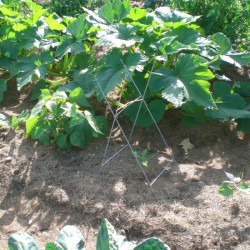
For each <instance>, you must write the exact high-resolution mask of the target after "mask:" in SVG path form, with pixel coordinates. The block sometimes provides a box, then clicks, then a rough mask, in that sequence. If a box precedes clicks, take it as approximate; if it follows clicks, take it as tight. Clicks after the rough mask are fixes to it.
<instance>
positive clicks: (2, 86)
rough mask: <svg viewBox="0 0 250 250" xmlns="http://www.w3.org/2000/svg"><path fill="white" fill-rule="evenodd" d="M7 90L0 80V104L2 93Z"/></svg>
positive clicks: (3, 81) (5, 84)
mask: <svg viewBox="0 0 250 250" xmlns="http://www.w3.org/2000/svg"><path fill="white" fill-rule="evenodd" d="M6 90H7V82H6V81H5V80H3V79H0V102H1V101H2V100H3V93H4V92H5V91H6Z"/></svg>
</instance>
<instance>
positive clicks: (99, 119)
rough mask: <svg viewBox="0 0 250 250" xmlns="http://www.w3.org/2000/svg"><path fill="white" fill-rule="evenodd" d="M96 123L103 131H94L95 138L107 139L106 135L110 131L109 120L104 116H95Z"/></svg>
mask: <svg viewBox="0 0 250 250" xmlns="http://www.w3.org/2000/svg"><path fill="white" fill-rule="evenodd" d="M95 121H96V123H97V124H98V128H99V130H100V131H101V133H97V132H96V131H95V130H93V137H95V138H105V135H106V133H107V131H108V123H107V119H106V118H105V117H104V116H102V115H99V116H95Z"/></svg>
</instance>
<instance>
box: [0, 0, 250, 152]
mask: <svg viewBox="0 0 250 250" xmlns="http://www.w3.org/2000/svg"><path fill="white" fill-rule="evenodd" d="M82 10H83V11H84V12H85V13H80V14H79V15H78V16H77V17H67V16H63V17H60V16H59V15H57V14H56V13H51V12H49V11H48V10H47V9H43V8H42V6H40V5H38V4H35V3H34V2H32V1H30V0H22V1H11V2H7V1H4V2H2V3H1V4H0V40H1V43H0V67H1V71H5V72H7V73H8V78H7V79H1V80H0V100H2V99H3V98H5V93H6V90H7V89H8V81H9V80H10V79H16V81H17V88H18V90H19V91H27V88H28V87H29V88H30V89H31V99H32V100H33V101H38V102H37V104H36V105H35V106H34V108H33V109H32V110H31V111H30V112H29V113H28V115H27V112H26V113H25V114H26V115H25V116H21V117H20V118H19V117H16V118H15V119H14V120H12V121H11V122H10V121H9V122H8V121H7V120H6V117H4V116H1V117H0V122H1V123H0V124H1V125H6V124H8V123H9V124H12V126H13V127H18V126H19V123H20V122H25V123H26V135H27V136H31V137H32V138H33V139H36V140H39V141H41V142H42V143H44V144H49V143H50V142H56V144H57V145H58V146H59V147H61V148H67V147H69V146H70V145H73V146H76V147H81V148H82V147H84V146H85V145H86V144H87V143H88V142H89V141H90V139H91V138H93V137H100V136H103V134H105V128H106V122H105V119H104V117H103V116H99V115H96V114H95V106H93V104H94V103H96V100H98V101H101V100H103V99H104V98H105V97H107V96H109V95H110V93H113V92H114V91H115V93H117V92H116V91H121V89H122V93H123V96H122V100H121V102H122V103H119V102H117V101H116V100H114V102H113V103H114V104H118V103H119V105H120V106H121V107H123V108H124V109H125V112H124V114H125V115H126V116H128V117H129V119H130V120H131V121H132V122H135V124H136V125H139V126H150V125H151V124H153V123H154V122H159V121H160V120H161V118H162V117H163V115H164V113H165V111H166V110H168V109H169V108H171V107H172V108H176V109H178V110H181V112H182V113H183V114H184V116H183V123H184V124H185V125H187V126H189V127H191V126H197V125H200V124H202V123H204V122H206V121H207V120H210V119H218V120H228V121H230V120H232V119H233V120H235V121H236V122H237V123H238V128H239V129H241V130H244V131H247V132H249V131H250V98H249V96H250V94H249V93H250V89H249V86H250V83H249V82H230V83H229V82H226V81H225V79H226V78H225V77H224V76H223V71H222V68H223V66H225V65H227V64H229V65H232V66H233V67H238V68H241V67H244V66H247V65H249V64H250V53H249V52H241V53H237V52H235V51H233V49H232V47H233V46H232V44H231V42H230V40H229V39H228V38H227V37H226V36H225V35H224V34H223V33H216V34H212V35H210V36H208V37H206V36H204V32H203V31H202V29H201V27H200V26H198V25H197V24H196V21H197V20H198V18H199V17H198V16H192V15H189V14H186V13H183V12H180V11H177V10H173V9H171V8H169V7H159V8H156V9H155V10H154V11H151V10H149V9H147V10H145V9H140V8H132V7H131V6H130V3H129V1H128V0H124V1H119V0H111V1H109V2H107V3H106V4H105V5H103V6H102V7H101V8H99V9H96V10H94V11H93V10H89V9H86V8H83V9H82ZM100 52H101V53H100ZM226 80H228V79H226ZM229 80H230V79H229ZM121 86H123V87H121ZM141 95H144V100H145V103H143V104H142V105H140V104H139V103H138V102H136V100H137V98H138V97H140V96H141ZM113 96H114V95H113ZM127 103H128V104H131V105H126V104H127ZM137 112H138V115H136V114H137ZM150 113H151V114H150Z"/></svg>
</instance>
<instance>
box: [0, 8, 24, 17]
mask: <svg viewBox="0 0 250 250" xmlns="http://www.w3.org/2000/svg"><path fill="white" fill-rule="evenodd" d="M0 11H1V12H2V13H3V15H5V16H10V17H14V16H19V15H20V13H19V12H17V11H13V10H12V9H11V8H6V7H5V6H1V7H0Z"/></svg>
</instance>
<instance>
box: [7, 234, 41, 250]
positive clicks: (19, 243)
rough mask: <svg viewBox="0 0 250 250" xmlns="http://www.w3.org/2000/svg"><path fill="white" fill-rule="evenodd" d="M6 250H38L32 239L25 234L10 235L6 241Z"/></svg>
mask: <svg viewBox="0 0 250 250" xmlns="http://www.w3.org/2000/svg"><path fill="white" fill-rule="evenodd" d="M8 248H9V249H10V250H39V248H38V246H37V244H36V243H35V241H34V239H33V238H32V237H31V236H30V235H29V234H27V233H25V232H18V233H14V234H12V235H11V236H10V237H9V239H8Z"/></svg>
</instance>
